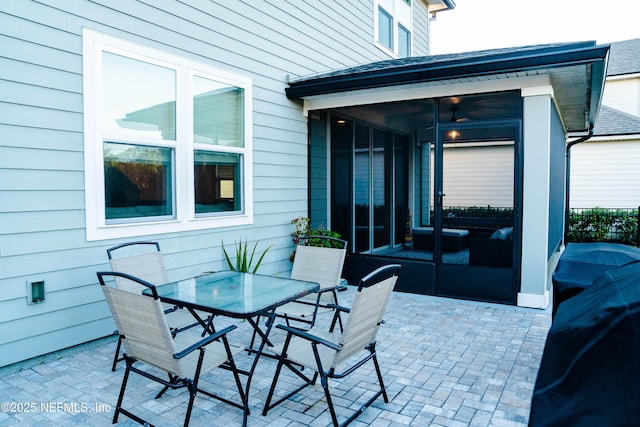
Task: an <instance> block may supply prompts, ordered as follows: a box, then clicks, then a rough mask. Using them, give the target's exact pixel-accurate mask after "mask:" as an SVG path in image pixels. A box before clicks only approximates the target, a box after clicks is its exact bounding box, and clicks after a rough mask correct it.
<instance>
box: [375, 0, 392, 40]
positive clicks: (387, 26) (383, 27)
mask: <svg viewBox="0 0 640 427" xmlns="http://www.w3.org/2000/svg"><path fill="white" fill-rule="evenodd" d="M378 41H379V42H380V43H382V44H383V45H385V46H386V47H388V48H389V49H391V50H393V18H392V17H391V15H389V14H388V13H387V12H386V11H385V10H384V9H383V8H381V7H379V8H378Z"/></svg>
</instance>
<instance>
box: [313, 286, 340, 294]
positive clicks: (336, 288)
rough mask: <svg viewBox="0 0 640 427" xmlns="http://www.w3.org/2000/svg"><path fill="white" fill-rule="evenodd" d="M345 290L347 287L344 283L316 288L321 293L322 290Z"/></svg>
mask: <svg viewBox="0 0 640 427" xmlns="http://www.w3.org/2000/svg"><path fill="white" fill-rule="evenodd" d="M346 290H347V287H346V286H345V285H335V286H327V287H326V288H320V290H318V293H319V294H322V293H324V292H331V291H336V292H342V291H346Z"/></svg>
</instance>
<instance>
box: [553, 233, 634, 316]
mask: <svg viewBox="0 0 640 427" xmlns="http://www.w3.org/2000/svg"><path fill="white" fill-rule="evenodd" d="M637 260H640V249H639V248H634V247H632V246H625V245H621V244H619V243H569V244H568V245H567V247H566V248H565V250H564V252H563V253H562V256H561V257H560V260H559V261H558V266H557V267H556V271H555V272H554V273H553V277H552V280H553V314H554V317H555V312H556V310H557V307H558V306H559V305H560V303H561V302H563V301H565V300H567V299H569V298H571V297H573V296H574V295H577V294H579V293H580V292H582V291H583V290H584V289H585V288H586V287H587V286H589V285H591V283H593V281H594V280H595V279H596V277H598V276H600V275H601V274H602V273H604V272H605V271H609V270H612V269H615V268H617V267H619V266H621V265H624V264H627V263H629V262H633V261H637Z"/></svg>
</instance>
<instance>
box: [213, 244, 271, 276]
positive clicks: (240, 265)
mask: <svg viewBox="0 0 640 427" xmlns="http://www.w3.org/2000/svg"><path fill="white" fill-rule="evenodd" d="M234 243H235V248H236V256H235V263H234V262H233V261H232V260H231V257H230V256H229V254H228V253H227V250H226V249H225V247H224V241H223V242H222V251H223V252H224V257H225V258H226V260H227V264H229V268H230V269H231V270H233V271H239V272H241V273H255V272H257V271H258V268H259V267H260V264H261V263H262V260H263V259H264V256H265V255H266V254H267V252H268V251H269V249H271V247H272V246H274V245H270V246H269V247H267V249H265V250H264V252H262V255H260V257H259V258H258V261H257V263H256V265H255V266H254V267H253V268H252V264H253V258H254V257H255V255H256V249H257V248H258V243H259V242H256V244H255V245H253V249H252V250H251V253H249V244H248V243H247V240H246V239H245V241H244V243H243V242H242V240H240V242H234Z"/></svg>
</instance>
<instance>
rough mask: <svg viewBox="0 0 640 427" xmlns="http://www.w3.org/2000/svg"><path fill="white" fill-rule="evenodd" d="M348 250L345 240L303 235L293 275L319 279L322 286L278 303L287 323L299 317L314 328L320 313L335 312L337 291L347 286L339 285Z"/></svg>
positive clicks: (278, 312) (279, 314)
mask: <svg viewBox="0 0 640 427" xmlns="http://www.w3.org/2000/svg"><path fill="white" fill-rule="evenodd" d="M312 245H313V246H312ZM346 254H347V242H346V241H345V240H341V239H336V238H333V237H327V236H303V237H300V239H299V243H298V246H297V247H296V253H295V257H294V259H293V267H292V269H291V278H292V279H297V280H306V281H310V282H316V283H318V284H320V290H319V291H318V292H317V293H314V294H310V295H307V296H305V297H302V298H300V299H297V300H296V301H293V302H290V303H288V304H285V305H283V306H282V307H279V308H278V309H277V310H276V315H277V316H278V317H282V318H284V319H285V321H286V323H287V325H289V322H290V321H296V322H302V323H306V324H308V325H309V326H308V328H311V327H312V326H313V325H314V324H315V321H316V316H317V315H318V314H321V313H326V312H333V311H334V307H335V306H336V305H338V291H340V290H344V289H346V287H345V286H344V285H340V280H341V276H342V269H343V266H344V259H345V256H346ZM340 328H342V324H340Z"/></svg>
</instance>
